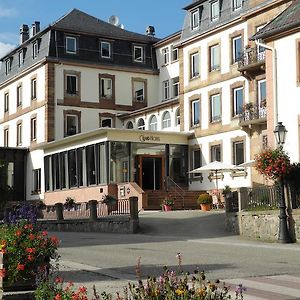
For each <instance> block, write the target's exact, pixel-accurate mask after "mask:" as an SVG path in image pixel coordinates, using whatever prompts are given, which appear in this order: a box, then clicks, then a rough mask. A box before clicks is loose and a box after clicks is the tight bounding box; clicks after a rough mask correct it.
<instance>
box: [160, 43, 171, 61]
mask: <svg viewBox="0 0 300 300" xmlns="http://www.w3.org/2000/svg"><path fill="white" fill-rule="evenodd" d="M161 51H162V56H163V65H167V64H168V63H169V62H170V51H169V47H165V48H163V49H162V50H161Z"/></svg>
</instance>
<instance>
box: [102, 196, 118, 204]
mask: <svg viewBox="0 0 300 300" xmlns="http://www.w3.org/2000/svg"><path fill="white" fill-rule="evenodd" d="M102 203H104V204H106V205H115V204H116V203H117V199H116V198H115V197H114V196H112V195H104V196H103V198H102Z"/></svg>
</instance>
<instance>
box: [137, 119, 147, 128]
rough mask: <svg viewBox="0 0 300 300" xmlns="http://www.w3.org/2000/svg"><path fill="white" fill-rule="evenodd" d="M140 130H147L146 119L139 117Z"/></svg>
mask: <svg viewBox="0 0 300 300" xmlns="http://www.w3.org/2000/svg"><path fill="white" fill-rule="evenodd" d="M137 126H138V130H145V121H144V119H139V120H138V122H137Z"/></svg>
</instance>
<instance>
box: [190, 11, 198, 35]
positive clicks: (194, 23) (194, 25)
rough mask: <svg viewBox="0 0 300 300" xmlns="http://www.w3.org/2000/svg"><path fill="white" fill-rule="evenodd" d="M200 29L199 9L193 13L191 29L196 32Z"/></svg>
mask: <svg viewBox="0 0 300 300" xmlns="http://www.w3.org/2000/svg"><path fill="white" fill-rule="evenodd" d="M198 27H199V9H196V10H194V11H192V12H191V29H192V30H196V29H198Z"/></svg>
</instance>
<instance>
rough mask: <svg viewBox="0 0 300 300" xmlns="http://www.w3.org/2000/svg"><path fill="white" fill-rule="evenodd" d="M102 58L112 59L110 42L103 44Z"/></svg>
mask: <svg viewBox="0 0 300 300" xmlns="http://www.w3.org/2000/svg"><path fill="white" fill-rule="evenodd" d="M100 51H101V57H103V58H111V45H110V43H109V42H101V50H100Z"/></svg>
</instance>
